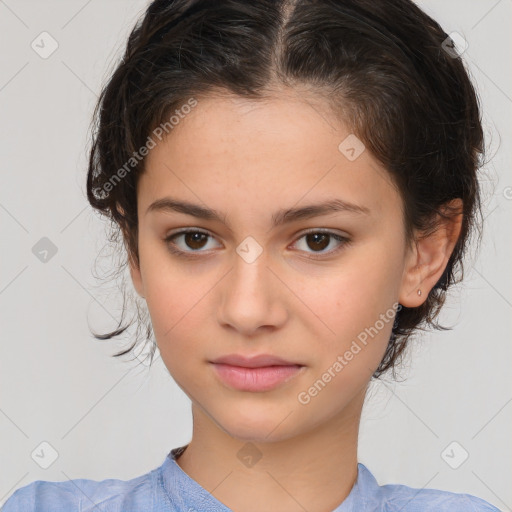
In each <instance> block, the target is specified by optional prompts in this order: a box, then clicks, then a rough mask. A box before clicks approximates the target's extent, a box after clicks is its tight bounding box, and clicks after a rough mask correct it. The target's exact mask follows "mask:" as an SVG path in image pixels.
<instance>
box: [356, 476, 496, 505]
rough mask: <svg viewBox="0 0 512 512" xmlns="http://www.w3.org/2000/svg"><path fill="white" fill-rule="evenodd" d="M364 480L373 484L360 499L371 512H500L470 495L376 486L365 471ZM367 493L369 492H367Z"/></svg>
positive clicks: (390, 485) (395, 485)
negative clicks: (398, 511)
mask: <svg viewBox="0 0 512 512" xmlns="http://www.w3.org/2000/svg"><path fill="white" fill-rule="evenodd" d="M362 470H363V472H365V473H366V472H367V475H366V476H367V479H368V481H373V482H374V487H372V490H371V492H369V493H368V494H367V495H366V496H365V497H364V498H363V499H364V500H367V503H366V504H367V508H366V509H365V510H372V511H375V512H377V511H378V512H391V511H393V512H395V511H397V510H400V511H402V512H426V511H430V510H435V511H436V512H501V511H500V510H499V509H498V508H496V507H495V506H494V505H491V504H490V503H488V502H487V501H485V500H483V499H481V498H478V497H476V496H473V495H471V494H461V493H454V492H448V491H441V490H437V489H418V488H413V487H408V486H406V485H399V484H387V485H382V486H379V485H378V484H377V482H376V480H375V479H374V477H373V475H372V474H371V473H370V472H369V470H368V469H367V468H366V467H364V469H363V468H362ZM368 490H369V489H368Z"/></svg>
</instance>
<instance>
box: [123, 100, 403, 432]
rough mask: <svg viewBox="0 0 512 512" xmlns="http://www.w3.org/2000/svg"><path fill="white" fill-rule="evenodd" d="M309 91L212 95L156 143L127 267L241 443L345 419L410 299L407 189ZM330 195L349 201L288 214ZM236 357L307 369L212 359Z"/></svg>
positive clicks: (168, 347) (164, 335) (188, 385)
mask: <svg viewBox="0 0 512 512" xmlns="http://www.w3.org/2000/svg"><path fill="white" fill-rule="evenodd" d="M304 98H305V96H302V97H301V96H300V95H298V94H297V93H288V92H287V93H286V94H285V93H283V94H282V95H281V96H276V97H275V98H274V99H272V100H267V101H264V102H263V101H258V102H256V101H249V100H245V99H242V98H237V97H223V98H221V97H209V98H204V99H200V100H199V101H198V104H197V106H195V108H193V109H192V111H191V112H190V113H189V114H187V115H186V116H185V117H184V118H183V119H181V120H180V122H179V124H178V125H177V126H175V127H174V128H173V130H172V132H170V135H169V136H167V138H165V139H163V140H162V141H161V142H160V143H158V145H157V146H156V147H155V148H154V149H152V150H151V151H150V152H149V154H148V156H147V160H146V169H145V172H144V174H143V175H142V176H141V177H140V180H139V183H138V189H137V196H138V205H137V206H138V218H139V257H140V269H139V268H136V267H132V268H131V272H132V278H133V282H134V285H135V287H136V289H137V291H138V293H139V294H140V295H141V296H143V297H145V299H146V301H147V306H148V309H149V312H150V316H151V320H152V324H153V330H154V333H155V337H156V340H157V344H158V347H159V350H160V354H161V357H162V359H163V361H164V363H165V365H166V366H167V368H168V370H169V372H170V373H171V375H172V376H173V378H174V379H175V380H176V382H177V383H178V385H179V386H180V387H181V388H182V389H183V390H184V392H185V393H186V394H187V395H188V396H189V397H190V398H191V400H192V402H193V405H194V407H196V408H197V410H199V411H201V413H202V414H204V415H206V416H207V417H209V418H210V419H211V420H212V421H213V423H214V424H215V425H216V426H218V427H219V428H220V429H222V430H223V431H224V432H227V433H229V435H231V436H233V437H235V438H237V439H241V440H255V441H258V440H263V439H265V440H266V441H269V440H277V439H286V438H291V437H293V436H297V435H299V434H301V433H305V432H307V431H310V430H312V429H314V428H318V427H320V426H321V425H327V424H329V423H333V422H336V421H342V420H343V418H344V417H345V416H346V415H347V414H349V412H350V411H351V408H353V404H354V403H355V402H354V401H355V400H356V399H357V400H359V402H360V398H361V396H362V394H364V391H365V389H366V387H367V384H368V382H369V380H370V378H371V375H372V374H373V372H374V371H375V369H376V368H377V367H378V365H379V363H380V361H381V360H382V357H383V354H384V352H385V349H386V345H387V343H388V339H389V336H390V333H391V329H392V325H393V320H394V313H395V311H396V306H397V303H398V301H399V300H400V295H401V294H403V293H405V292H404V287H405V286H406V284H405V279H404V275H405V270H406V266H407V261H408V260H407V254H408V251H407V250H406V241H405V238H404V227H403V217H402V210H401V204H402V203H401V198H400V195H399V193H398V191H397V190H396V189H395V188H394V186H393V184H392V182H391V180H390V177H389V175H388V174H387V172H386V171H385V170H384V169H383V168H382V167H381V166H380V165H379V164H378V163H377V161H376V160H374V158H373V157H372V155H370V153H369V151H368V150H363V151H362V153H361V154H359V156H358V153H359V152H360V150H361V148H360V147H358V146H354V139H348V142H345V143H343V141H344V140H345V139H346V138H347V137H348V136H349V135H350V131H349V130H348V129H347V128H346V127H345V126H344V125H343V124H342V123H341V122H340V121H339V120H336V119H335V118H334V117H332V116H331V115H330V114H329V111H328V110H327V108H326V107H325V106H324V105H321V104H319V103H314V102H313V99H311V98H310V97H308V98H307V101H304ZM350 142H352V144H351V143H350ZM340 143H343V144H342V146H341V150H340V149H339V146H340ZM352 146H354V148H355V150H354V151H351V149H350V148H351V147H352ZM354 156H356V157H357V158H355V159H354ZM349 157H350V158H349ZM165 199H169V200H171V199H172V201H175V202H182V203H184V202H186V203H191V204H193V205H197V206H198V207H201V208H203V209H208V210H212V211H214V212H215V213H216V214H217V216H214V215H212V214H211V212H210V216H209V218H203V216H199V215H197V211H196V212H195V215H194V214H193V213H194V212H191V211H189V212H188V213H185V212H184V209H183V208H181V211H176V209H175V208H172V207H171V206H170V205H167V207H165V204H164V203H165V201H163V202H162V201H160V200H165ZM156 201H160V207H157V206H155V205H154V203H155V202H156ZM331 201H338V204H339V205H343V204H345V206H346V205H348V204H350V205H352V207H345V208H340V209H338V211H333V210H331V211H324V212H323V213H320V214H319V212H316V215H315V216H308V215H306V213H308V210H303V211H302V214H301V215H295V216H294V215H292V214H286V215H283V212H284V211H286V210H298V209H302V208H304V207H306V206H313V205H320V204H323V203H327V202H331ZM162 204H164V206H162ZM151 205H153V206H151ZM309 212H310V213H311V210H309ZM184 230H190V231H191V233H183V231H184ZM230 354H239V355H242V356H246V357H251V356H254V355H261V354H267V355H271V356H275V357H279V358H282V359H283V360H285V361H287V362H288V364H289V365H293V364H294V365H296V366H288V367H287V368H281V369H279V368H278V370H279V371H277V370H276V369H274V371H273V372H272V371H270V370H268V368H267V369H260V370H256V371H254V370H247V371H246V372H245V373H243V371H242V372H239V373H236V369H233V367H229V366H221V365H215V364H212V361H214V360H216V359H217V358H220V357H223V356H226V355H230ZM218 370H223V371H218ZM281 370H282V372H281V373H280V371H281ZM265 371H267V373H265ZM256 372H259V374H258V375H256ZM276 375H277V376H276ZM230 379H232V380H230ZM273 379H275V380H273ZM234 382H235V383H234ZM244 383H245V384H244ZM359 402H358V403H359ZM352 412H353V410H352V411H351V412H350V413H352ZM284 418H288V419H287V420H286V421H283V419H284ZM278 426H279V428H277V427H278Z"/></svg>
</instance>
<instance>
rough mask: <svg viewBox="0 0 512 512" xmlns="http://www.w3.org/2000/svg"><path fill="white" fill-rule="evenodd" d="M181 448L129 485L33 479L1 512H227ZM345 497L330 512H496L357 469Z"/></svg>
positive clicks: (471, 499) (463, 497)
mask: <svg viewBox="0 0 512 512" xmlns="http://www.w3.org/2000/svg"><path fill="white" fill-rule="evenodd" d="M184 449H185V446H182V447H179V448H174V449H173V450H171V451H170V453H169V454H168V455H167V457H166V458H165V460H164V462H163V464H162V465H161V466H160V467H158V468H156V469H153V470H152V471H150V472H149V473H146V474H145V475H141V476H138V477H136V478H133V479H131V480H114V479H108V480H102V481H96V480H88V479H83V478H81V479H74V480H68V481H65V482H46V481H41V480H38V481H36V482H32V483H31V484H28V485H26V486H24V487H22V488H20V489H18V490H16V491H15V492H14V493H13V495H12V496H11V497H10V498H9V499H8V500H7V501H6V502H5V504H4V506H3V508H2V510H1V512H75V511H76V512H170V511H177V512H178V511H179V512H232V511H231V509H230V508H228V507H226V506H225V505H223V504H222V503H221V502H220V501H218V500H217V499H215V498H214V497H213V496H212V495H211V494H210V493H209V492H208V491H207V490H206V489H204V488H203V487H201V486H200V485H199V484H198V483H197V482H196V481H195V480H193V479H192V478H190V477H189V476H188V475H187V474H186V473H185V472H184V471H183V470H182V469H181V468H180V466H179V465H178V464H177V462H176V457H178V456H179V455H180V454H181V453H182V452H183V450H184ZM357 469H358V474H357V480H356V483H355V484H354V486H353V487H352V490H351V491H350V494H349V495H348V496H347V497H346V498H345V500H344V501H343V503H341V504H340V505H339V506H338V507H336V508H335V509H334V510H333V512H377V511H380V512H391V511H396V512H398V511H401V512H420V511H427V510H435V511H436V512H443V511H446V512H448V511H449V512H477V511H489V512H500V511H499V509H497V508H496V507H494V506H493V505H491V504H490V503H487V502H486V501H484V500H482V499H480V498H477V497H475V496H471V495H469V494H457V493H452V492H446V491H437V490H434V489H413V488H411V487H407V486H405V485H396V484H388V485H383V486H379V484H378V483H377V480H375V478H374V476H373V475H372V474H371V473H370V471H369V470H368V469H367V468H366V466H364V465H363V464H361V463H358V465H357Z"/></svg>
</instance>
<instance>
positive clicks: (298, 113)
mask: <svg viewBox="0 0 512 512" xmlns="http://www.w3.org/2000/svg"><path fill="white" fill-rule="evenodd" d="M347 141H348V142H347ZM358 143H359V144H361V142H360V141H358V139H357V138H355V135H354V134H351V132H350V130H349V128H348V127H347V126H345V125H344V123H343V122H342V121H341V120H340V119H338V118H336V116H335V114H334V113H333V112H331V111H330V110H329V108H328V106H327V104H326V103H325V102H322V101H319V100H318V99H314V98H311V97H310V96H305V95H302V96H301V95H299V94H297V93H295V94H292V93H291V94H281V95H279V96H277V97H273V98H270V99H265V100H248V99H244V98H240V97H235V96H212V97H205V98H198V100H197V105H196V106H195V107H194V108H193V109H191V110H190V111H189V113H188V114H186V115H182V116H181V118H180V120H179V122H178V123H177V124H175V125H174V127H173V128H172V130H170V131H169V134H168V135H167V136H165V137H164V138H163V139H162V141H157V144H156V147H154V148H153V149H151V150H150V152H149V154H148V155H147V157H146V163H145V172H144V173H143V175H142V176H141V178H140V180H139V186H138V191H137V192H138V200H139V206H140V208H141V210H142V211H145V210H146V208H147V207H148V206H149V204H151V202H153V201H154V200H155V199H159V198H161V197H164V196H165V194H166V193H167V194H168V195H170V196H173V197H177V196H179V197H181V198H183V199H186V200H189V201H193V202H196V203H197V202H199V201H200V202H203V203H205V204H207V205H208V206H209V207H211V208H215V209H216V210H219V211H228V210H229V209H230V208H232V209H233V208H234V209H235V210H238V209H241V208H243V209H244V210H247V211H251V212H252V213H253V214H258V213H259V212H265V211H266V212H268V213H269V214H271V213H272V211H274V210H277V209H278V207H282V206H289V205H295V204H297V203H299V202H303V203H304V204H306V203H311V202H314V201H315V200H320V199H326V198H332V197H339V198H342V199H343V200H345V201H348V202H352V203H356V204H361V205H365V206H367V207H369V208H370V209H371V210H372V213H373V214H377V215H379V213H382V210H384V209H386V208H387V209H389V207H390V206H392V205H393V203H394V204H395V206H396V202H397V201H396V199H397V193H396V190H395V188H394V186H393V185H392V182H391V180H390V176H389V174H388V173H387V171H386V170H385V169H384V168H383V167H382V166H381V165H380V164H379V162H377V161H376V160H375V159H374V158H373V156H372V155H371V154H370V152H369V151H368V150H366V149H363V150H362V152H361V153H360V154H359V152H360V151H361V147H362V148H364V146H360V145H359V146H358V145H357V144H358ZM340 144H341V146H340ZM354 144H355V145H354ZM347 145H348V146H354V148H351V147H348V149H349V150H351V149H355V155H356V156H357V155H359V156H357V157H356V158H355V159H354V158H353V156H354V151H352V152H351V153H350V152H349V153H347V152H346V150H347ZM348 157H350V158H348ZM269 209H270V210H272V211H269ZM235 213H238V212H235Z"/></svg>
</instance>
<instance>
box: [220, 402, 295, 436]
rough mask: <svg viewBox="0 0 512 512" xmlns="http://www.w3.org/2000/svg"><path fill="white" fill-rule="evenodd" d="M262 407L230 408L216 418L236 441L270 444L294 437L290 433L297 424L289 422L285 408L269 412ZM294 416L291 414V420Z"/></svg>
mask: <svg viewBox="0 0 512 512" xmlns="http://www.w3.org/2000/svg"><path fill="white" fill-rule="evenodd" d="M265 409H266V410H262V407H256V406H253V407H249V406H247V407H244V408H239V409H237V408H235V407H230V408H229V409H227V410H224V411H222V412H220V414H217V415H216V416H215V417H214V420H215V422H216V423H217V424H218V425H219V427H220V428H221V429H222V430H223V431H224V432H226V433H227V434H229V435H230V436H231V437H233V438H235V439H239V440H240V441H245V442H249V441H250V442H253V443H269V442H276V441H282V440H285V439H287V438H289V437H292V436H293V433H291V432H289V428H290V427H291V426H296V422H288V421H286V420H287V415H288V414H289V413H290V411H289V412H288V413H285V414H283V411H284V409H283V408H276V409H275V410H274V411H271V410H269V408H268V406H267V407H266V408H265ZM292 416H293V415H292V414H289V417H290V418H291V417H292Z"/></svg>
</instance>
